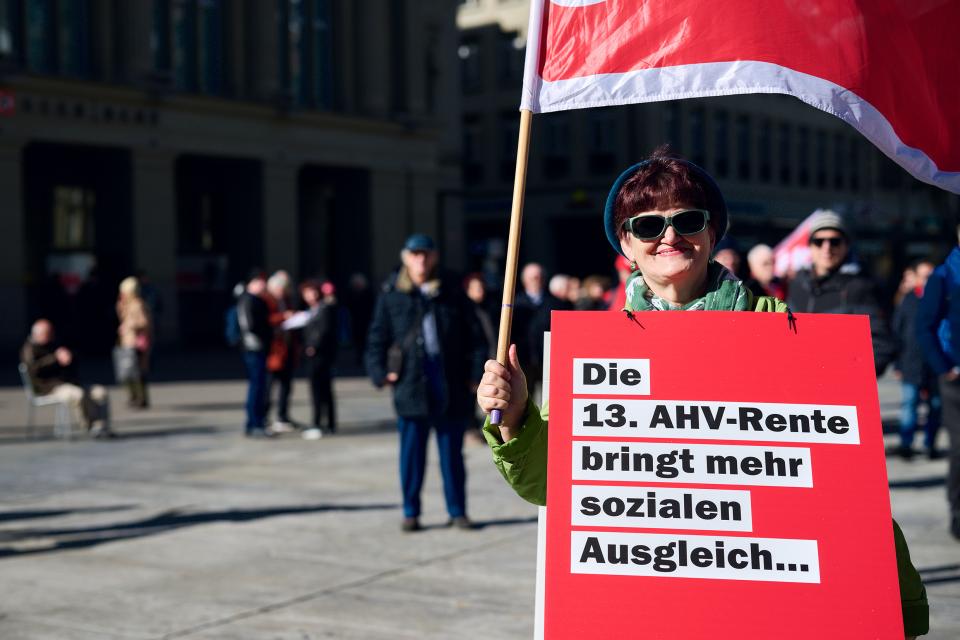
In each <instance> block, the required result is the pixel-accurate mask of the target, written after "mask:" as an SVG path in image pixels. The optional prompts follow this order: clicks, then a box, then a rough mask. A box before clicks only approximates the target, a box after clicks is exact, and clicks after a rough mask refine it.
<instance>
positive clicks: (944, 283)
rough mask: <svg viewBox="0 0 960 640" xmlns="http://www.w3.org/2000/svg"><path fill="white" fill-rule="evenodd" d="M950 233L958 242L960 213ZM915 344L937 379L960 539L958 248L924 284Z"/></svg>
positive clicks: (954, 529)
mask: <svg viewBox="0 0 960 640" xmlns="http://www.w3.org/2000/svg"><path fill="white" fill-rule="evenodd" d="M953 231H954V233H956V238H957V241H958V243H960V214H958V215H957V216H956V218H955V220H954V227H953ZM917 341H918V342H919V343H920V347H921V348H922V349H923V355H924V358H926V361H927V364H929V365H930V368H931V369H933V373H934V374H935V375H937V376H938V377H939V383H940V398H941V402H942V403H943V426H944V427H946V429H947V434H948V435H949V436H950V451H949V454H948V456H949V459H950V464H949V465H948V467H947V501H948V503H949V505H950V532H951V533H952V534H953V536H954V537H955V538H957V539H958V540H960V246H954V248H953V251H951V252H950V255H948V256H947V259H946V260H945V261H944V262H943V264H941V265H940V266H938V267H937V268H936V269H935V270H934V272H933V275H931V276H930V279H929V280H928V281H927V286H926V287H925V288H924V290H923V299H922V300H921V301H920V310H919V311H918V312H917Z"/></svg>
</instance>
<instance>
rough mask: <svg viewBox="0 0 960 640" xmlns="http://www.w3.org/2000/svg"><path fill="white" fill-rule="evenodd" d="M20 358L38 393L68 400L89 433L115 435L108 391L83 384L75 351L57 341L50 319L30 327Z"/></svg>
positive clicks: (41, 320) (100, 436) (42, 320)
mask: <svg viewBox="0 0 960 640" xmlns="http://www.w3.org/2000/svg"><path fill="white" fill-rule="evenodd" d="M20 361H21V362H22V363H23V364H24V365H26V367H27V374H28V375H29V376H30V383H31V385H33V392H34V393H35V394H37V395H38V396H50V397H53V398H58V399H60V400H62V401H63V402H66V403H67V405H69V407H70V410H71V411H72V412H73V414H74V416H75V418H76V420H77V422H79V423H80V424H81V425H83V427H84V428H85V429H86V430H87V432H88V433H89V434H90V435H92V436H94V437H98V438H106V437H114V433H113V431H111V429H110V398H109V396H108V395H107V390H106V389H105V388H104V387H102V386H100V385H93V386H91V387H84V386H82V385H81V384H80V379H79V376H78V375H77V363H76V359H75V358H74V356H73V351H71V350H70V349H68V348H67V347H65V346H63V345H62V344H60V342H59V341H57V339H56V334H55V333H54V329H53V324H51V323H50V321H49V320H46V319H45V318H41V319H39V320H37V321H36V322H34V323H33V326H31V327H30V336H29V337H28V338H27V340H26V342H24V344H23V347H22V348H21V349H20Z"/></svg>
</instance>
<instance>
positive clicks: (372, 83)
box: [355, 0, 394, 117]
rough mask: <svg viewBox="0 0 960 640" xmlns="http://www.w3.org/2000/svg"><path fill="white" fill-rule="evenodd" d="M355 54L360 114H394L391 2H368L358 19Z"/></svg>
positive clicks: (372, 0) (373, 0) (381, 0)
mask: <svg viewBox="0 0 960 640" xmlns="http://www.w3.org/2000/svg"><path fill="white" fill-rule="evenodd" d="M358 17H359V20H358V24H357V27H358V29H357V33H358V34H359V35H360V37H358V38H357V41H356V44H355V51H356V55H357V67H356V69H357V74H358V78H357V86H358V98H359V104H358V106H359V108H360V111H361V112H362V113H364V114H367V115H372V116H381V117H382V116H386V115H388V114H389V113H390V97H391V96H390V87H391V83H392V82H393V81H394V80H393V79H392V78H391V77H390V60H391V54H390V51H389V47H390V30H389V25H390V7H389V5H388V3H387V0H371V1H370V2H367V3H365V8H364V11H362V12H361V15H360V16H358Z"/></svg>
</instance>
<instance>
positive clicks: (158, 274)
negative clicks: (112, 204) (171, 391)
mask: <svg viewBox="0 0 960 640" xmlns="http://www.w3.org/2000/svg"><path fill="white" fill-rule="evenodd" d="M173 168H174V155H173V154H172V153H170V152H169V151H152V150H147V149H135V150H134V152H133V244H134V247H133V248H134V253H133V256H134V261H135V262H134V265H135V267H136V268H138V269H143V270H144V271H146V273H147V275H148V276H149V278H150V281H151V283H153V285H154V286H156V288H157V291H158V292H159V294H160V300H161V303H162V310H161V312H160V313H159V314H158V315H157V317H155V318H154V323H155V330H156V336H157V341H158V342H159V343H161V344H170V343H173V342H176V341H177V340H178V338H179V336H180V322H179V319H180V317H179V313H178V309H177V211H176V180H175V178H174V169H173Z"/></svg>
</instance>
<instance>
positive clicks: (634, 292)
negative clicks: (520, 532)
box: [477, 148, 928, 636]
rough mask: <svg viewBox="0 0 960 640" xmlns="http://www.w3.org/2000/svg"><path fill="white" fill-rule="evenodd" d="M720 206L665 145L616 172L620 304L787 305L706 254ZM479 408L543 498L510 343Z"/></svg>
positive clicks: (525, 483) (611, 206)
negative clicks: (624, 271)
mask: <svg viewBox="0 0 960 640" xmlns="http://www.w3.org/2000/svg"><path fill="white" fill-rule="evenodd" d="M727 226H728V217H727V208H726V204H725V203H724V199H723V195H722V194H721V193H720V189H719V187H718V186H717V184H716V182H714V180H713V179H712V178H711V177H710V176H709V175H708V174H707V172H706V171H704V170H703V169H701V168H700V167H698V166H697V165H695V164H693V163H692V162H689V161H687V160H684V159H681V158H678V157H675V156H672V155H670V154H669V153H668V152H667V151H666V150H665V149H663V148H661V149H658V150H657V151H656V152H654V154H653V155H652V156H651V157H650V158H648V159H647V160H644V161H643V162H640V163H639V164H636V165H634V166H632V167H630V168H629V169H627V170H626V171H624V172H623V173H622V174H621V175H620V177H619V178H617V180H616V181H615V182H614V183H613V187H612V188H611V190H610V194H609V196H608V197H607V202H606V207H605V209H604V229H605V231H606V235H607V239H608V240H609V241H610V244H611V245H612V246H613V248H614V249H615V250H616V251H617V252H618V253H620V254H621V255H623V256H624V257H625V258H626V259H627V260H629V261H630V267H631V270H632V274H631V276H630V278H629V279H628V280H627V283H626V306H625V307H624V309H623V311H625V312H627V313H631V314H632V313H634V312H638V311H672V310H678V311H763V312H770V311H772V312H786V311H787V306H786V304H785V303H784V302H782V301H781V300H778V299H776V298H772V297H757V296H754V295H753V294H752V293H751V292H750V290H749V289H748V287H747V286H746V285H745V283H743V282H741V281H740V280H739V279H737V278H736V276H734V275H733V274H732V273H730V272H729V271H727V270H726V269H725V268H724V267H722V266H721V265H719V264H718V263H716V262H714V261H713V260H712V259H711V256H712V254H713V250H714V248H715V247H716V246H717V243H718V242H719V241H720V239H721V238H722V237H723V236H724V234H725V233H726V230H727ZM477 402H478V404H479V405H480V407H481V409H483V410H484V412H486V413H490V412H491V411H493V410H495V409H496V410H499V411H500V412H501V414H502V420H501V423H500V424H499V425H491V424H490V421H489V420H487V422H486V424H485V425H484V429H483V432H484V437H485V438H486V439H487V442H488V443H489V444H490V447H491V449H492V451H493V457H494V462H495V463H496V465H497V468H499V469H500V472H501V473H502V474H503V477H504V478H505V479H506V480H507V482H508V483H509V484H510V486H511V487H513V489H514V490H515V491H516V492H517V493H518V494H519V495H520V496H521V497H522V498H524V499H525V500H527V501H529V502H532V503H534V504H538V505H544V504H546V486H547V417H548V412H547V407H546V406H544V407H543V409H540V410H538V409H537V407H536V406H535V405H534V404H533V402H532V401H531V399H530V397H529V394H528V392H527V385H526V378H525V376H524V373H523V369H522V368H521V366H520V362H519V361H518V359H517V352H516V347H515V346H511V347H510V351H509V363H508V366H503V365H501V364H500V363H498V362H497V361H496V360H488V361H487V362H486V364H485V366H484V375H483V378H482V380H481V383H480V386H479V387H478V389H477ZM894 528H895V539H896V543H897V564H898V570H899V574H900V586H901V597H902V605H903V616H904V626H905V630H906V635H907V636H914V635H919V634H923V633H926V631H927V626H928V623H927V618H928V608H927V601H926V594H925V592H924V589H923V585H922V583H921V582H920V578H919V575H918V574H917V572H916V570H915V569H914V568H913V566H912V565H911V564H910V560H909V553H908V551H907V549H906V543H905V542H904V540H903V536H902V534H901V533H900V530H899V528H898V527H896V526H895V527H894Z"/></svg>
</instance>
